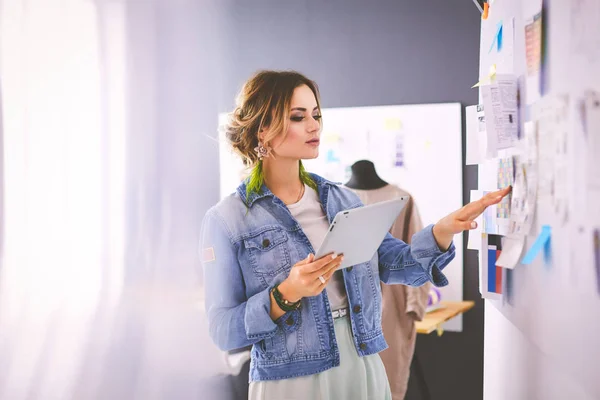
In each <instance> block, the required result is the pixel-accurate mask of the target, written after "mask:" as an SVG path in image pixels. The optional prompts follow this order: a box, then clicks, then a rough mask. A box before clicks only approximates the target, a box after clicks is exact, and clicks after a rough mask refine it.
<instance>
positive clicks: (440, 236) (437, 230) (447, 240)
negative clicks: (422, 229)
mask: <svg viewBox="0 0 600 400" xmlns="http://www.w3.org/2000/svg"><path fill="white" fill-rule="evenodd" d="M442 224H443V221H440V222H438V223H437V224H435V225H434V226H433V229H432V231H431V233H432V234H433V238H434V239H435V241H436V243H437V245H438V247H439V248H440V250H442V251H444V252H445V251H448V249H449V248H450V245H451V244H452V240H453V239H454V234H452V233H448V232H444V230H443V228H442V226H443V225H442Z"/></svg>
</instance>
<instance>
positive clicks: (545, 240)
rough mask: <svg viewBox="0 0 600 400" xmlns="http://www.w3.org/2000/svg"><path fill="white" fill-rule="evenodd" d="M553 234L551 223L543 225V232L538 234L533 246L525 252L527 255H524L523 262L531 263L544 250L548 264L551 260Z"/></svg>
mask: <svg viewBox="0 0 600 400" xmlns="http://www.w3.org/2000/svg"><path fill="white" fill-rule="evenodd" d="M551 236H552V228H551V227H550V226H549V225H544V226H542V232H541V233H540V234H539V235H538V237H537V239H536V240H535V242H534V243H533V245H532V246H531V248H530V249H529V250H528V251H527V253H526V254H525V257H523V259H522V260H521V264H525V265H528V264H531V263H532V262H533V260H534V259H535V258H536V257H537V255H538V254H539V253H540V252H541V251H542V250H544V261H545V262H546V264H548V263H549V262H550V255H551V251H550V250H551V247H550V237H551Z"/></svg>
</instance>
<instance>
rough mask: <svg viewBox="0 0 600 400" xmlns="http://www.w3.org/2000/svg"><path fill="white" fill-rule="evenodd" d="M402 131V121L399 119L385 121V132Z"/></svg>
mask: <svg viewBox="0 0 600 400" xmlns="http://www.w3.org/2000/svg"><path fill="white" fill-rule="evenodd" d="M400 129H402V121H400V119H398V118H386V119H385V130H386V131H399V130H400Z"/></svg>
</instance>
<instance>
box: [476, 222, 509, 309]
mask: <svg viewBox="0 0 600 400" xmlns="http://www.w3.org/2000/svg"><path fill="white" fill-rule="evenodd" d="M501 255H502V243H501V236H499V235H487V234H484V235H483V238H482V246H481V264H480V266H479V268H480V279H481V281H480V282H479V291H480V293H481V297H483V298H485V299H492V300H500V299H501V298H502V280H503V272H504V271H503V268H501V267H500V266H498V264H497V260H498V259H499V258H500V257H501Z"/></svg>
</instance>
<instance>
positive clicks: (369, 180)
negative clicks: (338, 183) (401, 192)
mask: <svg viewBox="0 0 600 400" xmlns="http://www.w3.org/2000/svg"><path fill="white" fill-rule="evenodd" d="M350 169H351V171H352V175H351V176H350V180H349V181H348V182H347V183H346V185H345V186H346V187H348V188H350V189H360V190H373V189H379V188H382V187H384V186H387V185H388V183H387V182H386V181H384V180H383V179H381V178H380V177H379V175H377V172H376V171H375V165H374V164H373V162H371V161H369V160H359V161H357V162H355V163H354V164H352V167H350Z"/></svg>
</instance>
